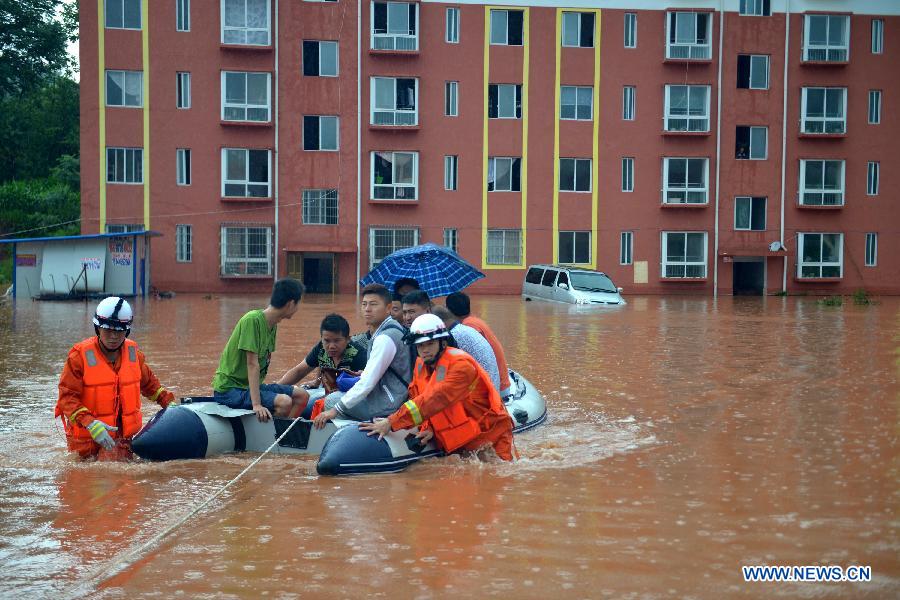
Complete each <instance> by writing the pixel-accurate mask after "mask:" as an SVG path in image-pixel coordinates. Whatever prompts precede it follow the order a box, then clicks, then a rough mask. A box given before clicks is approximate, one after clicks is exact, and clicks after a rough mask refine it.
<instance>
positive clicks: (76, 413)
mask: <svg viewBox="0 0 900 600" xmlns="http://www.w3.org/2000/svg"><path fill="white" fill-rule="evenodd" d="M83 412H85V413H90V412H91V411H89V410H88V409H87V408H86V407H84V406H82V407H81V408H79V409H78V410H76V411H75V412H73V413H72V414H71V415H69V422H70V423H71V424H72V425H74V424H75V417H77V416H78V415H79V414H81V413H83Z"/></svg>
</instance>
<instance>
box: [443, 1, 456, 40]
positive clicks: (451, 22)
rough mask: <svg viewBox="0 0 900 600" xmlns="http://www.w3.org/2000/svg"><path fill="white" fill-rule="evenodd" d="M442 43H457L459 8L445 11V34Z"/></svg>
mask: <svg viewBox="0 0 900 600" xmlns="http://www.w3.org/2000/svg"><path fill="white" fill-rule="evenodd" d="M444 41H445V42H447V43H448V44H458V43H459V8H458V7H451V8H448V9H447V32H446V35H445V36H444Z"/></svg>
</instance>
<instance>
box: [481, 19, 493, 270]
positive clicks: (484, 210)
mask: <svg viewBox="0 0 900 600" xmlns="http://www.w3.org/2000/svg"><path fill="white" fill-rule="evenodd" d="M490 57H491V8H490V7H489V6H486V7H485V9H484V86H483V88H484V89H483V90H482V103H481V104H482V108H483V109H484V135H483V136H482V142H481V154H482V156H481V165H482V169H483V172H482V177H481V268H482V269H486V268H487V247H488V241H487V238H488V234H487V230H488V191H487V175H488V81H489V77H488V75H489V72H490V64H491V60H490Z"/></svg>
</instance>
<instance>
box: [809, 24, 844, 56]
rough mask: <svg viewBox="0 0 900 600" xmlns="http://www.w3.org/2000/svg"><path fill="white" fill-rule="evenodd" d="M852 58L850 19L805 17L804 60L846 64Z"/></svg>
mask: <svg viewBox="0 0 900 600" xmlns="http://www.w3.org/2000/svg"><path fill="white" fill-rule="evenodd" d="M849 57H850V17H848V16H846V15H804V20H803V60H806V61H822V62H844V61H846V60H847V59H848V58H849Z"/></svg>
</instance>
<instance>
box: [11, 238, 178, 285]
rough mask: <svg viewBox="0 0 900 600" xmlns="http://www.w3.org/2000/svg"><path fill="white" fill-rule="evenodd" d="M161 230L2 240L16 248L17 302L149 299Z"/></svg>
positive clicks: (13, 272)
mask: <svg viewBox="0 0 900 600" xmlns="http://www.w3.org/2000/svg"><path fill="white" fill-rule="evenodd" d="M160 235H162V234H160V233H159V232H156V231H133V232H128V233H124V234H123V233H97V234H92V235H73V236H63V237H45V238H20V239H11V240H0V244H7V245H9V244H11V245H12V255H13V270H12V280H13V289H12V295H13V298H34V299H38V300H70V299H82V298H100V297H106V296H124V297H131V296H137V295H140V296H146V295H147V291H148V290H149V289H150V238H151V237H155V236H160Z"/></svg>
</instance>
